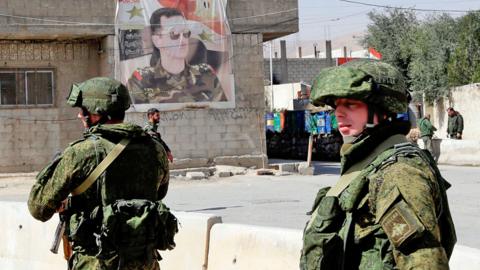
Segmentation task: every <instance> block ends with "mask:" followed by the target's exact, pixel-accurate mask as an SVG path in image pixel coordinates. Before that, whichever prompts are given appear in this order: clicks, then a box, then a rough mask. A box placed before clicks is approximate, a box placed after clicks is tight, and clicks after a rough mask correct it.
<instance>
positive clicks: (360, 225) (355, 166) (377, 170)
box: [300, 126, 456, 270]
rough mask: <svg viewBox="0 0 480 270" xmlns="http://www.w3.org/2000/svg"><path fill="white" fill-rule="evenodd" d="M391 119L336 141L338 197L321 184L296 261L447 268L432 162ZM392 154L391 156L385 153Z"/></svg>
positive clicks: (449, 238)
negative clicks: (343, 181)
mask: <svg viewBox="0 0 480 270" xmlns="http://www.w3.org/2000/svg"><path fill="white" fill-rule="evenodd" d="M405 142H406V139H405V137H404V136H403V135H402V134H398V133H396V132H395V131H394V129H393V128H392V127H388V126H387V127H383V128H380V129H377V130H376V132H375V133H373V134H371V135H370V136H367V137H365V138H364V139H363V140H361V141H359V142H356V143H354V144H345V145H344V146H343V147H342V153H341V154H342V169H341V175H342V177H348V176H349V175H350V176H352V175H353V177H352V180H351V182H350V184H349V185H348V186H347V187H346V188H345V189H344V190H343V191H342V192H341V193H340V195H338V196H336V197H332V196H328V195H327V192H328V191H329V190H330V188H324V189H322V190H320V191H319V193H318V195H317V198H316V199H315V203H314V207H313V209H312V217H311V219H310V221H309V223H308V224H307V227H306V229H305V231H304V238H303V239H304V240H303V241H304V244H303V249H302V257H301V262H300V268H301V269H302V270H313V269H316V270H318V269H362V270H363V269H365V270H367V269H368V270H376V269H448V260H449V257H450V255H451V253H452V250H453V246H454V244H455V242H456V236H455V229H454V226H453V221H452V219H451V216H450V211H449V207H448V201H447V196H446V192H445V190H446V188H447V187H448V186H449V185H448V183H446V181H445V180H444V179H443V178H442V177H441V175H440V174H439V172H438V169H437V168H436V165H435V162H433V160H431V158H430V157H429V156H427V155H426V154H425V153H424V152H422V150H420V149H419V148H418V147H416V146H414V145H412V144H409V143H405ZM392 156H393V158H391V157H392Z"/></svg>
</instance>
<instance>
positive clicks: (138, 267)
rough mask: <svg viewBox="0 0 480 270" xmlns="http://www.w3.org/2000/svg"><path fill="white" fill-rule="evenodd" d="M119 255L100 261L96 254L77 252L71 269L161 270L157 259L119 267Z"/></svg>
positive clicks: (71, 262) (71, 259)
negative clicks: (89, 254)
mask: <svg viewBox="0 0 480 270" xmlns="http://www.w3.org/2000/svg"><path fill="white" fill-rule="evenodd" d="M118 263H119V260H118V256H116V257H113V258H112V259H111V260H108V261H107V260H105V261H100V260H98V259H97V258H95V257H94V256H88V255H85V254H82V253H78V252H75V253H74V254H73V256H72V257H71V258H70V261H69V270H117V269H121V270H160V265H159V264H158V262H157V261H156V260H152V261H150V262H145V261H132V262H128V263H126V264H125V265H124V266H122V267H120V268H119V267H118Z"/></svg>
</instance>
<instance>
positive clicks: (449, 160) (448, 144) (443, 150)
mask: <svg viewBox="0 0 480 270" xmlns="http://www.w3.org/2000/svg"><path fill="white" fill-rule="evenodd" d="M418 145H419V146H420V147H421V148H423V141H422V140H421V139H419V140H418ZM433 147H434V152H435V153H434V155H436V156H437V158H438V163H439V164H448V165H466V166H480V155H479V154H478V153H480V140H453V139H438V138H437V139H433Z"/></svg>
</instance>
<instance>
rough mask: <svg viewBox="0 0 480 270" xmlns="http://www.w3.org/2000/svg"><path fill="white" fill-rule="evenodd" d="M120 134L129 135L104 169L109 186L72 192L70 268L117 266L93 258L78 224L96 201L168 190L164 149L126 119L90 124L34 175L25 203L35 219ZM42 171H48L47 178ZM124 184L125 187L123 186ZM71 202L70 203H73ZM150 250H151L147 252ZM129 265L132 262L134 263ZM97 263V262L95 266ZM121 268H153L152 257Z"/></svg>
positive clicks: (152, 196) (43, 216) (154, 196)
mask: <svg viewBox="0 0 480 270" xmlns="http://www.w3.org/2000/svg"><path fill="white" fill-rule="evenodd" d="M123 138H131V139H132V141H131V143H130V144H129V145H128V146H127V147H126V149H125V150H124V152H122V154H121V155H120V156H119V157H118V158H117V160H115V161H114V162H113V163H112V164H111V165H110V166H109V167H108V168H107V170H106V173H105V175H104V176H103V177H100V178H103V179H98V180H97V182H96V183H100V182H101V181H107V182H109V181H110V182H115V184H112V185H108V186H109V187H110V188H111V190H106V191H101V194H99V190H97V185H95V184H94V185H92V186H91V187H90V188H89V189H87V191H85V192H84V193H82V194H80V195H78V196H75V201H73V202H74V203H72V205H71V208H72V209H73V210H72V211H73V214H72V215H71V217H70V222H69V224H68V226H67V231H68V232H70V236H69V237H70V238H71V240H72V241H73V243H74V244H73V250H74V255H73V258H72V262H71V263H73V267H74V268H73V269H79V270H80V269H81V270H84V269H117V264H118V260H115V259H113V260H112V261H99V260H97V259H96V258H95V257H94V256H95V253H93V252H95V249H93V248H92V247H93V246H95V238H94V236H93V232H85V233H82V232H78V228H79V227H80V226H79V225H80V223H81V222H82V221H85V220H87V219H86V217H87V216H88V215H90V212H91V211H92V209H94V208H95V207H96V206H98V205H102V200H103V201H104V203H103V204H104V205H105V204H109V203H113V202H114V201H115V200H116V199H120V198H121V199H134V198H135V199H139V198H141V199H148V200H152V201H156V200H161V199H162V198H163V197H165V195H166V193H167V189H168V183H169V174H168V162H167V160H166V154H165V152H164V150H163V148H162V147H161V145H160V144H159V143H157V142H156V141H154V140H152V139H151V138H150V136H148V135H147V134H146V133H144V132H143V130H142V128H141V127H139V126H136V125H132V124H114V125H101V126H95V127H93V128H91V129H90V130H89V131H88V132H87V133H86V134H85V138H84V139H82V140H80V141H77V142H74V143H72V144H71V145H70V146H69V147H68V148H67V149H65V151H64V152H63V154H62V155H61V157H59V158H58V159H56V160H55V161H54V162H53V163H52V164H50V165H49V166H47V167H46V168H45V169H44V170H43V171H42V172H40V173H39V175H38V176H37V182H36V183H35V184H34V186H33V187H32V190H31V192H30V197H29V200H28V206H29V209H30V213H31V214H32V216H34V217H35V218H36V219H39V220H41V221H46V220H49V219H50V218H51V217H52V216H53V214H55V211H56V209H57V208H58V207H59V206H60V203H61V202H62V201H63V200H64V199H65V198H67V196H68V194H69V193H70V192H71V191H72V190H73V189H75V188H76V187H77V186H79V185H80V184H81V183H82V182H83V181H84V180H85V179H86V177H87V176H88V175H89V174H90V173H91V172H92V171H93V170H94V169H95V167H96V166H97V165H98V163H99V162H100V161H101V160H103V159H104V158H105V156H106V155H107V154H108V153H109V152H110V151H111V150H112V149H113V147H114V146H115V144H116V143H118V142H119V141H120V140H121V139H123ZM48 174H51V176H50V177H45V176H48ZM125 186H128V189H126V188H125ZM74 204H75V205H74ZM151 252H152V254H153V253H154V252H155V251H153V250H152V251H151ZM134 265H135V266H134ZM100 266H101V267H100ZM122 269H158V264H157V263H156V261H150V262H147V261H145V262H138V261H137V262H132V263H131V264H129V265H127V266H125V268H122Z"/></svg>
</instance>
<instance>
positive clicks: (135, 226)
mask: <svg viewBox="0 0 480 270" xmlns="http://www.w3.org/2000/svg"><path fill="white" fill-rule="evenodd" d="M177 232H178V226H177V219H176V218H175V216H174V215H173V214H171V213H170V211H169V210H168V208H167V207H166V206H165V205H164V204H163V203H162V202H160V201H158V202H152V201H149V200H140V199H138V200H137V199H134V200H117V201H116V202H115V203H113V204H110V205H107V206H104V207H103V218H102V225H101V228H100V232H99V234H97V235H95V237H96V243H97V246H98V254H97V255H96V256H97V258H99V259H103V260H105V259H108V258H111V257H112V256H114V255H115V254H118V255H119V256H120V258H121V260H122V261H130V260H138V259H142V257H144V256H151V255H152V254H153V252H151V251H153V250H155V249H172V248H173V247H175V242H174V235H175V234H176V233H177ZM144 259H146V260H151V259H152V258H144Z"/></svg>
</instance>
